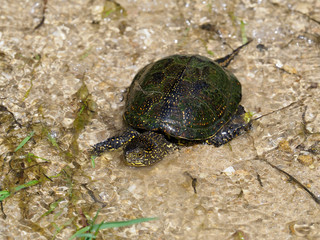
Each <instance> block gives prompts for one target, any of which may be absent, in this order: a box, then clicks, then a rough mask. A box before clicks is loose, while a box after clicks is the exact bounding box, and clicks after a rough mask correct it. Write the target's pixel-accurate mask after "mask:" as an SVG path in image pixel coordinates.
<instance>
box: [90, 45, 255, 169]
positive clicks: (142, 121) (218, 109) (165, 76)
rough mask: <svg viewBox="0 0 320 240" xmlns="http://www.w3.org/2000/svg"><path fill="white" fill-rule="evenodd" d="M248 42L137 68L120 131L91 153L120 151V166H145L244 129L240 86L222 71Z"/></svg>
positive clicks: (217, 143) (216, 142) (218, 143)
mask: <svg viewBox="0 0 320 240" xmlns="http://www.w3.org/2000/svg"><path fill="white" fill-rule="evenodd" d="M251 41H252V40H250V41H248V42H246V43H245V44H243V45H241V46H240V47H238V48H236V49H235V50H234V51H233V52H232V53H231V54H229V55H227V56H225V57H223V58H219V59H216V60H211V59H209V58H207V57H204V56H200V55H182V54H176V55H171V56H167V57H164V58H162V59H160V60H158V61H155V62H152V63H149V64H148V65H146V66H145V67H143V68H142V69H141V70H140V71H139V72H138V73H137V74H136V76H135V77H134V79H133V81H132V83H131V85H130V87H129V90H128V93H127V97H126V105H125V111H124V115H123V119H124V122H125V124H126V129H125V130H123V131H122V133H121V134H119V135H116V136H113V137H110V138H108V139H107V140H105V141H103V142H100V143H97V144H95V145H94V146H93V149H92V155H95V156H99V155H101V154H102V153H103V152H104V151H110V150H114V149H118V148H120V147H123V151H124V159H125V164H126V165H129V166H133V167H144V166H151V165H153V164H155V163H157V162H159V161H161V160H162V159H163V158H164V157H165V156H166V155H167V154H168V153H170V152H171V151H172V150H174V149H177V148H179V146H180V145H188V144H196V143H206V144H209V145H214V146H215V147H219V146H221V145H223V144H226V143H228V142H229V141H231V140H232V139H233V138H235V137H236V136H238V135H240V134H242V133H244V132H245V131H247V130H248V129H250V128H251V123H250V121H249V122H248V121H246V120H245V119H244V114H245V113H246V112H245V110H244V107H243V106H242V105H240V101H241V98H242V92H241V84H240V82H239V81H238V79H237V78H236V77H235V75H234V74H232V73H231V72H230V71H229V70H227V69H226V67H227V66H228V65H229V64H230V62H231V61H232V60H233V58H234V57H235V56H236V55H237V54H238V53H239V51H240V49H241V48H243V47H244V46H246V45H247V44H249V43H250V42H251Z"/></svg>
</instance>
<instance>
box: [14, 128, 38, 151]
mask: <svg viewBox="0 0 320 240" xmlns="http://www.w3.org/2000/svg"><path fill="white" fill-rule="evenodd" d="M33 135H34V131H32V132H31V133H29V135H28V136H27V137H26V138H25V139H23V140H22V142H21V143H20V144H19V146H18V147H17V148H16V149H15V150H14V151H15V152H16V151H18V150H19V149H20V148H22V147H23V145H25V144H26V143H27V142H28V141H29V140H30V138H32V136H33Z"/></svg>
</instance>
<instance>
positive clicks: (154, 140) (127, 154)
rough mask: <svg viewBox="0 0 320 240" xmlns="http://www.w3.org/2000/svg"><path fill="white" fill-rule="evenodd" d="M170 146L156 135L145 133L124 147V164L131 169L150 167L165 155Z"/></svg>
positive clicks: (159, 135)
mask: <svg viewBox="0 0 320 240" xmlns="http://www.w3.org/2000/svg"><path fill="white" fill-rule="evenodd" d="M170 146H171V145H170V144H168V142H167V141H166V140H165V138H164V137H163V136H162V135H161V134H158V133H154V132H145V133H143V134H140V135H138V136H136V137H134V138H133V139H131V141H130V142H128V144H127V145H126V146H125V147H124V158H125V164H127V165H129V166H132V167H146V166H151V165H153V164H155V163H157V162H159V161H161V160H162V159H163V157H164V156H165V155H167V153H168V150H169V147H170Z"/></svg>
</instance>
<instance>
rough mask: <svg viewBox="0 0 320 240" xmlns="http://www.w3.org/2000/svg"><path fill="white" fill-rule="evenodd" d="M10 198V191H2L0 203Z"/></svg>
mask: <svg viewBox="0 0 320 240" xmlns="http://www.w3.org/2000/svg"><path fill="white" fill-rule="evenodd" d="M9 196H10V192H9V191H7V190H4V191H0V201H3V200H4V199H6V198H7V197H9Z"/></svg>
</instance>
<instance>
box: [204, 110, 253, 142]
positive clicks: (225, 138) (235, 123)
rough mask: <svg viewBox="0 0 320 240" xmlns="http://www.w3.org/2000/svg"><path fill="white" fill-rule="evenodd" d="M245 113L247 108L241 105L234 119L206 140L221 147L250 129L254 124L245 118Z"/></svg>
mask: <svg viewBox="0 0 320 240" xmlns="http://www.w3.org/2000/svg"><path fill="white" fill-rule="evenodd" d="M243 114H245V110H244V108H243V106H241V105H239V107H238V110H237V112H236V114H235V115H234V116H233V117H232V119H231V120H230V121H229V122H228V123H227V124H226V125H224V126H223V127H222V128H221V129H220V131H219V132H217V133H216V134H215V135H214V136H212V137H211V138H209V139H208V140H206V143H207V144H212V145H214V146H215V147H219V146H221V145H223V144H226V143H228V142H230V141H231V140H232V139H233V138H235V137H237V136H239V135H241V134H243V133H244V132H245V131H247V130H248V129H250V128H251V125H252V124H251V122H249V123H248V122H246V121H245V120H244V118H243Z"/></svg>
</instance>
